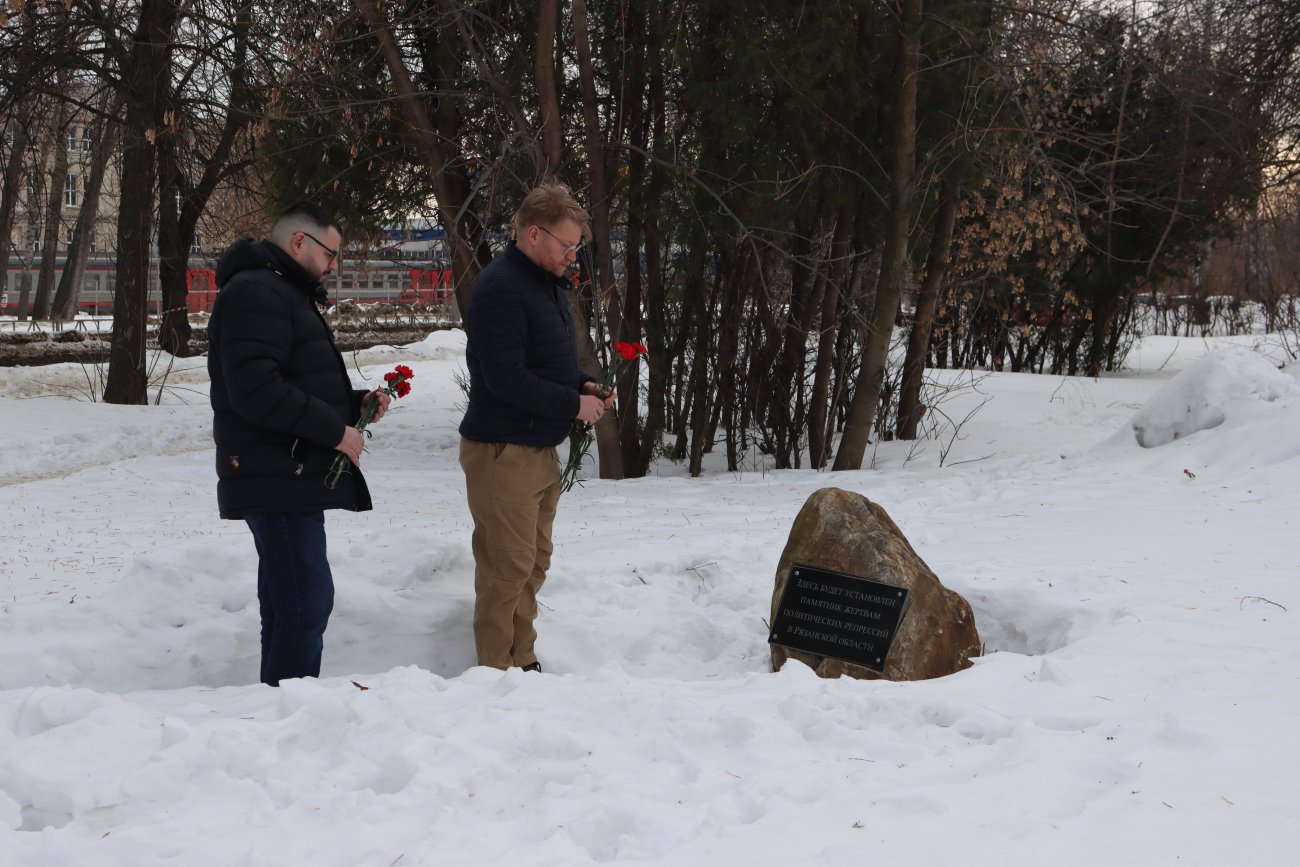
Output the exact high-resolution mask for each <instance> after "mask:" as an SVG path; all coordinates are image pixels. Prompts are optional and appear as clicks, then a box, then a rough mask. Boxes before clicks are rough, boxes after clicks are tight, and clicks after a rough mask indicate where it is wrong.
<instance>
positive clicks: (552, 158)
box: [534, 0, 564, 178]
mask: <svg viewBox="0 0 1300 867" xmlns="http://www.w3.org/2000/svg"><path fill="white" fill-rule="evenodd" d="M559 22H560V2H559V0H540V2H539V3H538V4H537V50H536V52H535V54H534V70H535V74H536V76H537V101H538V103H540V104H539V105H538V109H539V110H540V112H541V115H542V116H541V127H542V157H543V158H544V159H545V161H546V162H545V164H544V165H543V166H542V171H541V174H542V177H543V178H546V177H551V176H553V175H555V174H556V173H557V172H558V171H559V170H560V163H561V162H562V160H563V157H564V136H563V131H562V129H561V126H560V91H559V88H558V85H557V83H556V80H555V31H556V28H557V27H558V25H559Z"/></svg>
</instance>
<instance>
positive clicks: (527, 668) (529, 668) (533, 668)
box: [524, 662, 542, 674]
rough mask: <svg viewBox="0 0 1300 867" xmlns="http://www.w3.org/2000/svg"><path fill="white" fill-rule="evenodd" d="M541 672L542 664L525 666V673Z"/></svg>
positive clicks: (533, 663) (531, 663)
mask: <svg viewBox="0 0 1300 867" xmlns="http://www.w3.org/2000/svg"><path fill="white" fill-rule="evenodd" d="M541 670H542V664H541V663H540V662H530V663H528V664H527V665H525V666H524V671H536V672H538V673H539V674H540V673H541Z"/></svg>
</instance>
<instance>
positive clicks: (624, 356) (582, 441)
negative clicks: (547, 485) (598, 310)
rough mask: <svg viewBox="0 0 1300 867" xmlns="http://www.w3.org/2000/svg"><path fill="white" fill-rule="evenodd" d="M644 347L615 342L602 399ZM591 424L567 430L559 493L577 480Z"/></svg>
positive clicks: (644, 350)
mask: <svg viewBox="0 0 1300 867" xmlns="http://www.w3.org/2000/svg"><path fill="white" fill-rule="evenodd" d="M647 354H648V352H647V351H646V348H645V347H644V346H642V345H641V344H640V343H615V344H614V362H613V364H611V365H610V368H609V370H607V371H605V381H604V382H603V383H602V384H601V386H600V397H601V398H602V399H603V398H605V397H608V396H609V395H611V394H613V393H614V383H615V382H617V381H618V378H619V376H620V375H622V373H623V369H624V368H626V367H627V366H628V365H629V364H631V363H632V362H634V361H636V359H637V357H638V356H641V355H647ZM591 429H592V425H589V424H587V423H586V422H582V421H577V420H576V419H575V420H574V422H573V430H572V431H570V432H569V460H568V462H567V463H566V464H565V465H564V472H563V473H561V474H560V493H562V494H564V493H568V491H569V489H570V488H572V487H573V486H574V485H575V484H576V483H577V481H578V471H579V470H581V469H582V460H583V458H585V457H586V456H587V450H588V449H590V448H591V441H592V439H593V436H592V432H591Z"/></svg>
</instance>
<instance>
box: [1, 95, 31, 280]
mask: <svg viewBox="0 0 1300 867" xmlns="http://www.w3.org/2000/svg"><path fill="white" fill-rule="evenodd" d="M13 119H14V144H13V148H12V149H11V150H10V151H9V156H8V158H7V159H6V160H5V170H4V179H3V182H2V185H0V244H3V245H4V246H3V250H4V261H5V262H6V263H8V261H9V250H10V248H11V246H12V245H13V234H14V211H15V210H16V209H17V205H18V193H19V191H20V190H21V189H22V183H23V162H24V158H25V157H26V156H27V144H28V141H29V139H28V137H27V123H28V117H27V113H26V112H25V111H23V109H22V107H21V106H20V107H19V108H18V110H17V111H15V112H14V114H13Z"/></svg>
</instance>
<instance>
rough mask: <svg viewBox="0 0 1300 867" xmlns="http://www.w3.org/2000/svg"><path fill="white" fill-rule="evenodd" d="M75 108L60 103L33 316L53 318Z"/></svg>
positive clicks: (54, 132)
mask: <svg viewBox="0 0 1300 867" xmlns="http://www.w3.org/2000/svg"><path fill="white" fill-rule="evenodd" d="M71 119H72V109H71V107H70V106H69V104H68V103H67V102H60V103H59V119H58V122H57V123H56V124H55V127H54V130H53V135H54V163H53V165H52V166H51V168H50V184H49V187H48V188H47V189H46V195H47V198H46V202H45V240H44V241H43V242H42V246H41V273H40V277H39V278H38V279H37V281H36V300H35V302H34V303H33V304H32V319H48V318H50V296H51V295H53V294H54V266H55V265H56V264H57V261H56V260H57V258H58V255H59V246H60V244H61V243H62V240H63V239H62V238H61V237H60V235H61V234H62V230H63V195H64V192H65V190H66V187H67V180H68V142H67V131H68V124H69V123H70V122H71Z"/></svg>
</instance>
